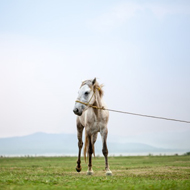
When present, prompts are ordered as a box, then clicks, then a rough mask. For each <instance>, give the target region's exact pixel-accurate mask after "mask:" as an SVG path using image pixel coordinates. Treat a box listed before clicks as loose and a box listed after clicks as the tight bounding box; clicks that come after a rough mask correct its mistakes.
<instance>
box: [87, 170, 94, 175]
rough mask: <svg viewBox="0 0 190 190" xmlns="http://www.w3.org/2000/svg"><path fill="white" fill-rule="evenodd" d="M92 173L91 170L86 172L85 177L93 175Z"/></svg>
mask: <svg viewBox="0 0 190 190" xmlns="http://www.w3.org/2000/svg"><path fill="white" fill-rule="evenodd" d="M93 173H94V172H93V170H92V171H87V172H86V175H93Z"/></svg>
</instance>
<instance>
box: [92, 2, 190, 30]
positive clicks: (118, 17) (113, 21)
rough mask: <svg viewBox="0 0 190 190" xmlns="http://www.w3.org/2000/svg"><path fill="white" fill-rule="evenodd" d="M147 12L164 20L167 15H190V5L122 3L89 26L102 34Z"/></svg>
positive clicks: (93, 20)
mask: <svg viewBox="0 0 190 190" xmlns="http://www.w3.org/2000/svg"><path fill="white" fill-rule="evenodd" d="M147 11H150V12H152V14H153V15H154V16H155V18H157V19H163V18H164V17H165V16H166V15H173V14H190V5H189V4H188V5H185V3H181V4H177V3H170V4H166V3H165V4H164V3H154V2H151V3H144V4H142V3H133V2H127V3H120V4H118V5H116V6H115V7H112V8H111V9H110V10H109V11H108V12H106V13H104V14H102V15H99V16H98V17H96V18H94V19H92V20H90V21H89V25H90V26H91V27H92V28H93V29H95V30H97V31H100V32H102V31H103V32H104V31H107V30H110V29H113V28H116V27H119V26H120V25H122V24H124V23H126V22H127V21H128V20H130V19H131V18H133V17H137V16H140V15H141V14H143V13H146V12H147Z"/></svg>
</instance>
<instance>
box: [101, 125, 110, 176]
mask: <svg viewBox="0 0 190 190" xmlns="http://www.w3.org/2000/svg"><path fill="white" fill-rule="evenodd" d="M100 134H101V136H102V153H103V155H104V158H105V170H106V175H112V172H111V170H110V169H109V165H108V148H107V135H108V130H107V128H104V129H103V130H101V131H100Z"/></svg>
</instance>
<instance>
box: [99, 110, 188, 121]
mask: <svg viewBox="0 0 190 190" xmlns="http://www.w3.org/2000/svg"><path fill="white" fill-rule="evenodd" d="M98 109H103V110H108V111H112V112H118V113H123V114H130V115H136V116H141V117H150V118H154V119H164V120H170V121H177V122H183V123H190V121H184V120H179V119H171V118H166V117H157V116H152V115H144V114H139V113H131V112H124V111H118V110H112V109H106V108H103V107H102V108H98Z"/></svg>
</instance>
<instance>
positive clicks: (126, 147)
mask: <svg viewBox="0 0 190 190" xmlns="http://www.w3.org/2000/svg"><path fill="white" fill-rule="evenodd" d="M108 148H109V154H110V155H113V154H133V153H134V154H141V153H147V154H148V153H157V154H159V153H169V152H176V153H178V152H181V151H182V152H183V151H184V152H185V151H186V150H179V149H178V150H177V149H163V148H156V147H153V146H150V145H147V144H142V143H119V142H118V143H117V142H109V140H108ZM101 149H102V143H101V141H100V140H97V142H96V145H95V150H96V154H102V153H101ZM77 153H78V141H77V137H76V135H75V134H46V133H35V134H32V135H27V136H23V137H10V138H0V155H77Z"/></svg>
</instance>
